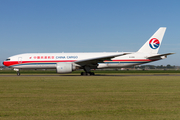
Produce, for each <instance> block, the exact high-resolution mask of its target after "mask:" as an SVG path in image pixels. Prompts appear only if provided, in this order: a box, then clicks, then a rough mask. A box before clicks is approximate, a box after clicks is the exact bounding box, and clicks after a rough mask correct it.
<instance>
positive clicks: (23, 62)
mask: <svg viewBox="0 0 180 120" xmlns="http://www.w3.org/2000/svg"><path fill="white" fill-rule="evenodd" d="M74 61H75V60H52V61H22V62H20V61H4V62H3V64H4V65H5V66H7V67H9V66H13V65H18V64H26V63H58V62H74Z"/></svg>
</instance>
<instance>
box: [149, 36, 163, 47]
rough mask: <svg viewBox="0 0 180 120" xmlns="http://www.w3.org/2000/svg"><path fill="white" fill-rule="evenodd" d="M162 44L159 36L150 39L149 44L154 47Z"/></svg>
mask: <svg viewBox="0 0 180 120" xmlns="http://www.w3.org/2000/svg"><path fill="white" fill-rule="evenodd" d="M159 45H160V42H159V40H158V39H157V38H152V39H151V40H150V41H149V46H150V47H151V48H152V49H157V48H158V47H159Z"/></svg>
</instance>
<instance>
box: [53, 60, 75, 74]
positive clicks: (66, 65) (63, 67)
mask: <svg viewBox="0 0 180 120" xmlns="http://www.w3.org/2000/svg"><path fill="white" fill-rule="evenodd" d="M75 69H76V67H75V66H74V65H73V63H71V62H59V63H57V65H56V71H57V73H60V74H61V73H71V72H72V71H73V70H75Z"/></svg>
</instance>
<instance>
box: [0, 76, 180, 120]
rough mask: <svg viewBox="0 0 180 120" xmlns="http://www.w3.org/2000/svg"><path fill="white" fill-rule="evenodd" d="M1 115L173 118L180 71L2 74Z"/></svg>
mask: <svg viewBox="0 0 180 120" xmlns="http://www.w3.org/2000/svg"><path fill="white" fill-rule="evenodd" d="M0 119H1V120H25V119H27V120H45V119H46V120H60V119H70V120H99V119H103V120H109V119H111V120H178V119H180V76H36V75H34V76H31V75H29V76H12V75H9V76H7V75H6V76H2V75H0Z"/></svg>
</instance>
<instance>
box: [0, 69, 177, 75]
mask: <svg viewBox="0 0 180 120" xmlns="http://www.w3.org/2000/svg"><path fill="white" fill-rule="evenodd" d="M81 72H84V71H83V70H79V71H73V72H72V73H71V74H77V73H78V74H80V73H81ZM92 72H95V73H97V74H99V73H180V70H118V71H117V70H92ZM20 73H22V74H57V73H56V70H45V71H44V70H20ZM0 74H16V72H15V71H14V70H0Z"/></svg>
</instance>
